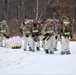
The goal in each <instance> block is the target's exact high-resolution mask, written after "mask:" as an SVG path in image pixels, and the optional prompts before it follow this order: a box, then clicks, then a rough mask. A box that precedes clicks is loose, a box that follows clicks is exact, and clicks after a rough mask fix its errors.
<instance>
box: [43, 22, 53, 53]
mask: <svg viewBox="0 0 76 75" xmlns="http://www.w3.org/2000/svg"><path fill="white" fill-rule="evenodd" d="M43 35H44V37H43V38H42V40H45V53H50V54H54V51H53V37H54V36H53V35H54V26H53V22H47V23H46V24H45V26H44V27H43Z"/></svg>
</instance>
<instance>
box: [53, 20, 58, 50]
mask: <svg viewBox="0 0 76 75" xmlns="http://www.w3.org/2000/svg"><path fill="white" fill-rule="evenodd" d="M53 25H54V43H53V49H54V51H57V45H58V27H59V24H58V20H54V22H53Z"/></svg>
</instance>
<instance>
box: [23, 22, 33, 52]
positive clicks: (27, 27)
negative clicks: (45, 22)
mask: <svg viewBox="0 0 76 75" xmlns="http://www.w3.org/2000/svg"><path fill="white" fill-rule="evenodd" d="M23 35H24V50H25V51H26V50H27V44H28V45H29V46H30V47H29V50H32V47H31V45H30V44H31V42H32V41H31V39H32V38H31V26H30V23H28V24H25V26H24V27H23Z"/></svg>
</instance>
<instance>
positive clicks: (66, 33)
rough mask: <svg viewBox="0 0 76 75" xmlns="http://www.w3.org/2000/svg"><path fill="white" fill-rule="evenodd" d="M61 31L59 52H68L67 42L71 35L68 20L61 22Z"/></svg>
mask: <svg viewBox="0 0 76 75" xmlns="http://www.w3.org/2000/svg"><path fill="white" fill-rule="evenodd" d="M61 33H62V37H61V38H62V50H61V54H62V55H64V54H67V55H68V54H70V49H69V42H70V39H71V38H72V37H73V34H72V26H71V23H70V21H68V20H65V21H63V23H62V28H61Z"/></svg>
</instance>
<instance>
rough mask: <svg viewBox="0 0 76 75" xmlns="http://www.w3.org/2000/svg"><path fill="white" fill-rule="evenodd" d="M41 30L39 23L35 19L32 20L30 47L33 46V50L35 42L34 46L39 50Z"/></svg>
mask: <svg viewBox="0 0 76 75" xmlns="http://www.w3.org/2000/svg"><path fill="white" fill-rule="evenodd" d="M40 32H41V28H40V25H39V24H38V23H37V21H34V22H33V25H32V38H33V44H32V47H33V51H35V42H36V43H37V47H36V50H37V51H39V50H40V48H39V46H40V38H39V36H40V34H41V33H40Z"/></svg>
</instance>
